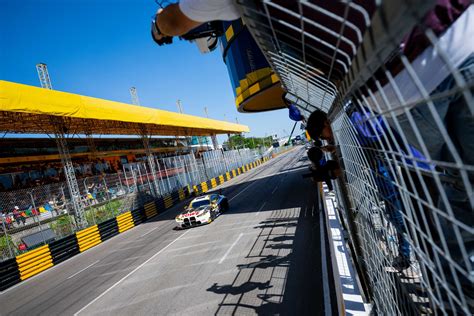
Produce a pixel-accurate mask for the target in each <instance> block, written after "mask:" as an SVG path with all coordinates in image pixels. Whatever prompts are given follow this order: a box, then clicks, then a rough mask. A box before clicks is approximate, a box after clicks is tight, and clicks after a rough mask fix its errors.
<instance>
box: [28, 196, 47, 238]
mask: <svg viewBox="0 0 474 316" xmlns="http://www.w3.org/2000/svg"><path fill="white" fill-rule="evenodd" d="M32 192H33V191H30V192H28V194H29V195H30V198H31V204H32V205H33V209H34V210H35V213H36V219H37V220H38V227H39V230H40V232H41V238H43V244H44V245H46V239H45V238H44V234H43V229H42V228H41V220H40V218H39V216H38V213H39V211H38V210H37V209H36V204H35V199H34V198H33V193H32Z"/></svg>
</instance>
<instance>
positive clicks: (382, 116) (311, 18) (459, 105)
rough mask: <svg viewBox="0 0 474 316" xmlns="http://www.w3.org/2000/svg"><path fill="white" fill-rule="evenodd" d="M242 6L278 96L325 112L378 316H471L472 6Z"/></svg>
mask: <svg viewBox="0 0 474 316" xmlns="http://www.w3.org/2000/svg"><path fill="white" fill-rule="evenodd" d="M238 3H240V4H241V7H242V10H243V19H244V20H245V22H246V25H247V26H248V28H249V29H250V31H251V33H252V34H253V36H254V38H255V39H256V41H257V42H258V44H259V46H260V48H261V49H262V51H263V52H264V54H265V56H266V58H267V60H268V61H269V63H270V64H271V66H272V68H273V69H274V71H275V72H276V73H277V74H278V75H279V78H280V80H281V83H282V85H283V86H284V88H285V90H286V91H287V92H288V94H287V96H286V98H287V99H288V100H290V101H291V102H293V103H294V104H296V105H297V106H298V107H299V109H300V110H301V112H302V114H303V115H304V116H305V117H306V118H308V117H309V116H310V115H311V114H312V113H314V112H317V110H322V111H323V112H325V113H326V115H322V116H321V117H322V118H323V120H326V119H327V122H328V123H329V124H330V130H331V133H330V134H329V135H325V134H323V133H322V132H320V133H318V135H317V136H322V138H324V139H325V140H326V141H327V142H326V144H328V143H329V144H333V145H335V150H334V151H333V153H331V154H329V155H328V156H327V159H333V160H336V161H338V162H339V166H340V168H341V169H342V170H343V174H342V176H340V177H339V178H338V180H337V181H336V182H337V183H335V184H336V186H335V188H336V193H337V197H338V202H339V203H338V208H339V214H340V217H341V220H342V221H343V223H344V224H345V227H346V228H347V229H348V231H349V236H350V238H349V240H350V243H351V244H352V245H354V258H355V259H356V263H357V265H358V266H359V267H360V270H361V271H362V274H361V279H362V282H363V283H364V285H365V288H366V294H367V295H368V299H369V300H370V301H371V302H372V303H373V306H374V311H375V312H377V313H379V314H382V315H405V314H419V313H433V314H440V315H452V314H473V313H474V301H473V296H474V288H473V280H474V272H473V263H474V216H473V215H474V213H473V206H474V195H473V189H472V187H473V185H472V183H473V181H474V160H473V159H474V158H473V157H474V155H473V154H474V151H473V149H474V147H473V144H474V142H473V139H474V117H473V115H474V101H473V95H472V94H473V89H474V77H473V74H474V72H473V71H474V41H472V40H471V39H472V38H474V34H473V33H474V6H473V5H472V4H471V2H470V1H379V2H375V1H329V2H323V1H311V2H309V1H289V2H285V1H276V0H275V1H272V0H269V1H264V2H252V1H238ZM314 117H315V116H314ZM321 124H322V123H321Z"/></svg>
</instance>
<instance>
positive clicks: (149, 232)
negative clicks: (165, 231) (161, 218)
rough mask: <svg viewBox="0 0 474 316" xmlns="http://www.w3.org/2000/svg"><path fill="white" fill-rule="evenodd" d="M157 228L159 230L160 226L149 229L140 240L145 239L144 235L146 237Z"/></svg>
mask: <svg viewBox="0 0 474 316" xmlns="http://www.w3.org/2000/svg"><path fill="white" fill-rule="evenodd" d="M157 228H160V226H156V227H155V228H153V229H150V230H149V231H147V232H146V233H144V234H143V235H141V236H140V238H141V237H145V236H146V235H148V234H149V233H151V232H152V231H154V230H155V229H157Z"/></svg>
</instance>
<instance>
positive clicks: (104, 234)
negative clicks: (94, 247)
mask: <svg viewBox="0 0 474 316" xmlns="http://www.w3.org/2000/svg"><path fill="white" fill-rule="evenodd" d="M97 228H98V229H99V234H100V240H102V241H105V240H107V239H109V238H112V237H114V236H115V235H118V233H119V226H118V224H117V219H116V218H112V219H109V220H107V221H105V222H102V223H100V224H98V225H97Z"/></svg>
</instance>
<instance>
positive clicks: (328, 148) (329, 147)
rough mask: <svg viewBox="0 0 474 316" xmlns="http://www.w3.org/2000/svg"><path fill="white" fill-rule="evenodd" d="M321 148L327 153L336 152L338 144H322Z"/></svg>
mask: <svg viewBox="0 0 474 316" xmlns="http://www.w3.org/2000/svg"><path fill="white" fill-rule="evenodd" d="M320 148H321V150H322V151H324V152H325V153H334V152H336V146H334V145H327V146H322V147H320Z"/></svg>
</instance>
